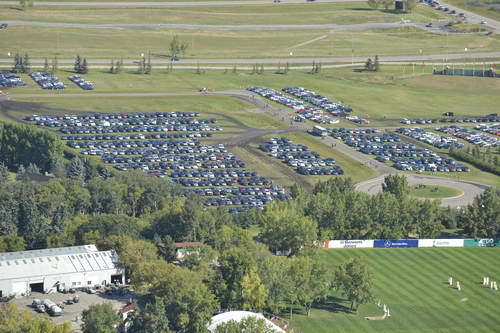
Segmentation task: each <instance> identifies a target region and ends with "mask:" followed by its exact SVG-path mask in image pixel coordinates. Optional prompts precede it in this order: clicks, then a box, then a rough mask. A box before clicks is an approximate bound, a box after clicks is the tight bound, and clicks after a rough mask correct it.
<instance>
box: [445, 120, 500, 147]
mask: <svg viewBox="0 0 500 333" xmlns="http://www.w3.org/2000/svg"><path fill="white" fill-rule="evenodd" d="M436 130H438V131H440V132H443V133H448V134H451V135H453V136H455V137H457V138H460V139H463V140H465V141H467V142H469V143H471V144H473V145H476V146H479V147H497V146H500V141H499V140H498V139H497V138H494V137H492V136H490V135H487V134H484V133H480V132H475V131H471V130H470V129H467V128H465V127H461V126H458V125H450V126H440V127H437V128H436Z"/></svg>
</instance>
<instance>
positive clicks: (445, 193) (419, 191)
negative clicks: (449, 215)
mask: <svg viewBox="0 0 500 333" xmlns="http://www.w3.org/2000/svg"><path fill="white" fill-rule="evenodd" d="M460 194H463V192H461V191H459V190H457V189H455V188H452V187H447V186H440V185H414V186H412V188H411V192H410V195H411V196H412V197H417V198H428V199H441V198H451V197H456V196H459V195H460Z"/></svg>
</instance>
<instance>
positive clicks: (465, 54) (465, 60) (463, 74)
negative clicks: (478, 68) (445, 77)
mask: <svg viewBox="0 0 500 333" xmlns="http://www.w3.org/2000/svg"><path fill="white" fill-rule="evenodd" d="M464 51H465V66H467V60H468V59H467V51H468V49H467V48H465V49H464ZM465 66H464V67H465ZM463 75H464V69H462V76H463Z"/></svg>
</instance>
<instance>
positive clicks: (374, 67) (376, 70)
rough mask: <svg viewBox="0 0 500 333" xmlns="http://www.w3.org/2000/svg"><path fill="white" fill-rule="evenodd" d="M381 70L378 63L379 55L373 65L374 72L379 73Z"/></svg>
mask: <svg viewBox="0 0 500 333" xmlns="http://www.w3.org/2000/svg"><path fill="white" fill-rule="evenodd" d="M379 70H380V64H379V62H378V55H376V56H375V61H374V63H373V71H374V72H378V71H379Z"/></svg>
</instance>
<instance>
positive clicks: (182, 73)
mask: <svg viewBox="0 0 500 333" xmlns="http://www.w3.org/2000/svg"><path fill="white" fill-rule="evenodd" d="M429 70H431V68H426V71H429ZM275 71H276V67H273V68H270V67H266V70H265V74H264V75H255V74H251V73H250V72H249V71H238V73H236V74H234V73H227V74H224V72H223V71H206V74H203V75H198V74H195V71H194V70H174V72H173V73H169V74H166V73H165V70H155V69H153V74H152V75H137V74H133V73H123V74H120V75H111V74H107V73H103V72H102V71H101V70H92V69H91V72H90V73H89V74H86V75H85V78H86V79H88V80H90V81H92V82H95V83H96V90H95V92H96V93H99V92H193V91H197V90H198V89H199V88H201V87H209V88H211V89H214V90H231V89H245V88H247V87H249V86H264V87H269V88H275V89H281V88H284V87H287V86H288V87H289V86H302V87H306V88H308V89H312V90H315V91H316V92H318V93H321V94H323V95H325V96H327V97H329V98H331V99H333V100H335V101H339V100H342V101H344V102H345V103H347V104H348V105H350V106H351V107H352V108H353V110H354V113H353V114H355V115H358V116H360V117H368V118H369V119H370V120H371V121H372V124H370V126H381V125H396V126H397V125H399V120H400V119H401V118H404V117H410V118H415V117H440V116H441V114H442V113H443V112H447V111H451V112H454V113H455V115H456V116H457V117H463V116H481V115H485V114H489V113H497V112H498V105H500V80H495V79H491V78H471V77H451V76H432V75H430V74H421V69H419V68H417V73H416V74H412V72H411V66H405V67H400V66H382V71H381V72H379V73H366V72H365V73H358V72H355V71H353V69H352V68H341V69H329V70H325V69H324V70H323V71H322V73H321V74H319V75H311V74H308V73H307V70H294V69H293V68H292V70H291V71H290V72H289V74H288V75H279V74H273V73H274V72H275ZM57 75H58V76H59V77H60V78H62V79H63V81H64V82H66V83H67V85H68V89H67V90H66V91H63V92H60V93H61V94H64V93H66V92H68V93H90V92H85V91H83V90H82V89H80V88H79V87H77V86H76V85H74V84H73V83H71V82H69V80H67V79H65V77H66V76H68V75H70V73H69V72H59V73H57ZM23 79H24V80H25V81H26V82H27V83H28V84H29V86H28V87H18V88H14V89H11V90H10V91H9V92H10V93H11V94H16V93H33V92H36V93H41V94H52V93H53V91H44V90H42V89H40V88H39V87H38V86H36V85H35V83H34V82H33V80H31V78H29V77H27V76H23ZM181 100H186V98H185V99H181ZM188 100H189V99H188ZM109 104H110V103H109V102H106V101H104V105H105V107H108V105H109ZM343 125H344V126H346V127H348V126H350V127H352V126H355V124H354V123H351V122H347V121H345V122H343Z"/></svg>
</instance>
